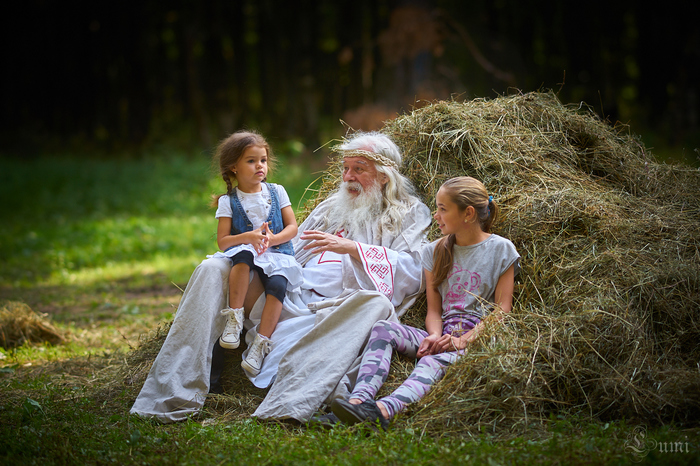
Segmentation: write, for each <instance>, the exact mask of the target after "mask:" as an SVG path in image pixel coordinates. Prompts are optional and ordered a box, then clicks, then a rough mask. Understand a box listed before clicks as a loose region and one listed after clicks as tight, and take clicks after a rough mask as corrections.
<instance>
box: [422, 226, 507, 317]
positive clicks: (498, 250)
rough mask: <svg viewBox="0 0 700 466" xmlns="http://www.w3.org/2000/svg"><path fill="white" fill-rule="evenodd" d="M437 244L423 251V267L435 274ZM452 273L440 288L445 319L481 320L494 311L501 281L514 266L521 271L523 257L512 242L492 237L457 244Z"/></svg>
mask: <svg viewBox="0 0 700 466" xmlns="http://www.w3.org/2000/svg"><path fill="white" fill-rule="evenodd" d="M436 245H437V241H433V242H432V243H430V244H428V245H427V246H426V247H425V248H423V250H422V251H421V262H422V264H423V268H425V269H426V270H428V271H429V272H432V271H433V254H434V251H435V246H436ZM452 254H453V258H454V261H453V263H452V270H451V271H450V273H448V274H447V278H446V279H445V281H443V282H442V283H441V284H440V286H439V287H438V291H440V296H442V319H443V321H446V320H447V319H450V318H453V317H459V316H462V317H464V316H465V314H466V315H469V316H474V317H476V318H478V319H479V320H481V319H483V318H484V317H486V315H488V313H489V312H491V310H492V308H493V306H492V303H493V302H494V299H495V293H496V285H497V284H498V279H499V278H500V277H501V275H503V273H504V272H505V271H506V270H508V268H509V267H510V266H511V265H514V266H515V270H514V272H515V275H518V272H520V263H519V260H520V255H519V254H518V251H516V249H515V246H514V245H513V243H511V242H510V240H507V239H505V238H503V237H502V236H498V235H494V234H491V236H489V237H488V238H487V239H485V240H484V241H482V242H481V243H477V244H473V245H471V246H458V245H456V244H455V245H454V247H453V250H452Z"/></svg>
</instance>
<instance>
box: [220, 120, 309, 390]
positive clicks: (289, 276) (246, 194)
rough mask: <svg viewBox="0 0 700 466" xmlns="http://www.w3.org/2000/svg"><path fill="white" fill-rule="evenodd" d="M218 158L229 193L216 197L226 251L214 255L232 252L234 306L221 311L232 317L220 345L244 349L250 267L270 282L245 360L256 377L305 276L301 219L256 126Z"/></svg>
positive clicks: (224, 145)
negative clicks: (272, 174) (271, 178)
mask: <svg viewBox="0 0 700 466" xmlns="http://www.w3.org/2000/svg"><path fill="white" fill-rule="evenodd" d="M214 157H215V158H214V160H215V162H216V163H217V164H218V166H219V170H220V173H221V177H222V178H223V180H224V182H225V183H226V194H222V195H220V196H218V197H217V198H216V199H215V201H214V202H215V204H216V206H217V207H218V208H217V211H216V218H217V219H218V220H219V226H218V228H217V235H216V236H217V244H218V246H219V249H221V251H224V252H219V253H217V254H215V255H214V257H228V258H229V259H230V260H231V264H232V268H231V273H230V275H229V307H227V308H226V309H223V310H222V311H221V313H222V314H225V315H226V316H227V322H226V328H225V330H224V332H223V334H222V335H221V338H220V339H219V344H220V345H221V347H223V348H228V349H232V348H238V346H239V344H240V334H241V331H242V329H243V320H244V312H243V303H244V300H245V296H246V293H247V291H248V284H249V281H250V272H251V271H254V272H257V274H258V275H259V277H260V280H261V281H262V284H263V286H264V287H265V306H264V308H263V311H262V317H261V319H260V324H259V326H258V328H257V334H256V335H255V338H254V339H253V341H252V344H251V345H250V346H249V348H248V350H247V353H246V354H245V359H244V360H243V362H242V363H241V366H242V367H243V369H244V370H245V371H246V372H247V373H248V374H249V375H250V376H251V377H255V376H256V375H258V373H260V369H261V367H262V363H263V360H264V358H265V356H266V355H267V354H268V353H269V352H270V350H271V347H272V340H271V339H270V337H271V336H272V333H273V332H274V330H275V327H276V326H277V321H278V320H279V317H280V313H281V312H282V302H283V301H284V295H285V291H286V289H287V287H288V286H291V287H292V288H294V287H297V286H299V285H300V284H301V281H302V271H301V266H300V265H299V264H298V263H297V261H296V260H295V259H294V250H293V248H292V243H291V239H292V238H294V237H295V236H296V234H297V222H296V219H295V218H294V211H293V210H292V207H291V202H290V201H289V196H288V195H287V192H286V191H285V189H284V188H283V187H282V186H280V185H277V184H273V183H267V182H266V180H267V174H268V170H269V169H270V168H272V166H273V161H274V158H273V154H272V151H271V149H270V146H269V144H268V143H267V142H266V141H265V139H264V138H263V137H262V136H261V135H259V134H257V133H254V132H250V131H238V132H236V133H233V134H232V135H230V136H229V137H228V138H226V139H224V140H223V141H222V142H221V143H220V144H219V146H218V147H217V150H216V154H215V156H214ZM233 180H235V181H236V186H233Z"/></svg>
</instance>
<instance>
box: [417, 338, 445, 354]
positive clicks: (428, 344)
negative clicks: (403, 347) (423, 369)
mask: <svg viewBox="0 0 700 466" xmlns="http://www.w3.org/2000/svg"><path fill="white" fill-rule="evenodd" d="M438 338H439V335H437V334H431V335H428V336H427V337H425V338H423V341H421V342H420V346H419V347H418V351H417V352H416V356H417V357H418V358H422V357H423V356H427V355H429V354H433V353H432V352H431V349H432V347H433V345H434V344H435V342H436V341H437V339H438Z"/></svg>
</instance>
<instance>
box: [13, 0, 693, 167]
mask: <svg viewBox="0 0 700 466" xmlns="http://www.w3.org/2000/svg"><path fill="white" fill-rule="evenodd" d="M13 8H14V12H13V13H12V14H4V15H2V19H1V20H0V21H1V22H2V28H0V34H2V41H1V43H2V45H1V46H2V48H3V52H2V56H3V61H4V64H5V66H4V67H3V68H4V69H5V71H4V72H3V73H2V76H1V77H0V80H1V81H0V82H1V83H2V84H1V89H2V91H1V92H2V106H1V107H0V108H1V110H0V112H1V113H0V118H1V120H0V121H1V124H0V128H1V129H0V136H1V137H2V147H1V148H0V150H1V152H2V153H3V154H5V155H16V154H25V155H26V154H29V155H37V154H42V153H46V151H47V150H48V151H52V152H56V151H61V150H66V149H71V150H73V151H75V150H79V151H81V152H86V153H92V154H97V153H104V152H114V151H122V152H123V151H127V152H129V151H132V152H133V151H134V150H136V149H137V148H143V147H152V146H153V145H154V144H163V143H166V144H168V145H170V146H173V145H175V146H178V147H184V148H187V149H191V148H197V149H203V150H205V151H208V150H210V149H211V147H212V146H213V145H215V144H216V142H217V141H218V140H219V139H221V138H222V137H223V136H225V135H226V134H228V133H230V132H232V131H234V130H236V129H239V128H242V127H249V128H257V129H259V130H260V131H262V132H263V133H264V134H265V135H267V136H268V137H270V138H271V140H272V142H273V143H277V144H275V145H276V146H277V145H279V143H282V142H285V143H286V142H287V141H297V142H298V143H301V144H302V145H303V148H304V149H303V152H304V153H305V154H306V155H309V154H313V151H314V150H315V149H317V148H318V147H319V146H321V145H322V144H324V143H326V142H327V141H328V140H330V139H332V138H337V137H339V136H341V135H342V134H344V132H345V130H346V127H345V126H344V125H341V124H340V123H339V120H341V119H342V120H343V121H345V122H346V123H347V125H348V126H350V127H352V128H354V129H364V130H370V129H377V128H379V127H381V125H382V122H383V121H385V120H387V119H390V118H394V117H395V116H396V115H397V114H399V113H401V112H405V111H410V110H411V109H413V108H415V107H418V106H421V105H424V104H425V103H426V102H427V101H430V100H433V99H450V98H455V99H458V100H465V99H472V98H476V97H485V98H490V97H495V96H496V95H503V94H507V93H510V92H517V91H518V90H520V91H523V92H529V91H534V90H538V89H554V90H556V91H558V93H559V98H560V100H561V101H562V102H564V103H573V104H576V103H580V102H585V103H586V104H588V105H590V106H592V107H593V108H594V109H595V111H596V112H597V113H598V114H599V115H601V116H602V117H603V118H605V119H608V120H610V121H611V123H615V122H617V121H620V122H623V123H627V124H630V125H631V126H632V129H633V131H634V132H635V133H637V134H640V135H642V139H643V142H644V143H645V144H646V145H647V146H649V147H652V148H655V149H656V151H655V152H656V153H657V154H660V155H662V156H663V157H665V158H670V159H672V160H684V161H689V162H691V163H697V157H698V154H697V153H695V152H694V150H695V148H697V147H700V128H699V124H698V119H699V118H700V115H699V113H700V110H699V109H700V95H699V93H700V89H699V86H700V71H699V70H700V67H699V66H697V64H698V63H700V28H699V27H698V24H697V21H696V20H695V18H694V16H693V15H692V14H690V10H689V8H690V3H689V2H670V3H667V4H664V5H663V6H662V7H655V8H649V7H648V6H643V5H641V4H640V3H639V2H634V1H597V0H596V1H590V2H548V1H541V0H540V1H537V0H535V1H516V0H496V1H492V0H489V1H486V0H473V1H458V0H414V1H410V0H408V1H407V0H393V1H392V0H378V1H375V0H356V1H344V0H339V1H323V0H300V1H296V2H280V1H274V0H235V1H230V0H209V1H206V2H195V1H177V2H160V1H155V0H143V1H134V0H126V1H122V2H86V1H69V2H58V1H51V0H29V1H26V2H21V3H18V4H16V5H14V6H13ZM297 147H299V146H298V145H297ZM281 148H282V147H280V149H281ZM300 151H301V149H300ZM322 155H323V153H322V152H321V153H316V154H315V155H311V156H312V157H314V156H317V157H321V156H322Z"/></svg>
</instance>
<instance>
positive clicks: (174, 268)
mask: <svg viewBox="0 0 700 466" xmlns="http://www.w3.org/2000/svg"><path fill="white" fill-rule="evenodd" d="M314 166H315V165H314ZM317 169H318V168H312V165H311V164H302V163H299V161H298V160H297V161H295V162H291V161H290V160H284V159H283V160H282V167H281V169H280V170H278V172H277V173H278V178H276V179H273V181H276V182H279V183H282V184H283V185H285V187H286V188H287V190H288V191H289V193H290V197H291V198H292V202H293V204H294V205H295V206H296V205H298V203H299V200H300V197H301V195H302V193H303V190H304V187H305V186H306V185H307V184H308V183H309V182H310V181H312V180H313V179H314V178H315V177H316V175H315V174H314V173H313V172H314V171H315V170H317ZM221 189H222V186H221V183H220V182H219V181H218V179H217V178H216V177H215V176H212V175H211V173H210V171H209V160H208V158H207V157H205V156H203V155H187V154H168V155H164V154H151V155H147V156H143V157H141V158H136V159H134V158H131V159H121V160H103V159H86V158H79V157H44V158H40V159H36V160H30V161H21V160H14V159H0V195H1V196H2V199H3V202H2V203H0V300H3V299H4V300H16V301H24V302H26V303H27V304H29V305H30V306H31V307H32V308H33V309H34V310H36V311H38V312H42V313H46V314H47V318H48V319H49V320H50V321H51V322H52V323H53V324H54V325H55V326H56V327H57V328H58V329H59V330H60V331H61V332H62V333H63V334H64V335H66V336H67V337H68V341H67V342H66V343H65V344H62V345H58V346H51V345H47V344H35V345H24V346H22V347H19V348H15V349H11V350H10V349H0V464H39V465H42V466H44V465H52V464H243V463H245V464H256V465H257V464H260V465H263V464H402V465H403V464H465V463H473V464H539V463H545V464H636V462H637V460H639V461H641V462H642V464H695V463H697V462H698V459H699V458H700V436H699V434H698V430H697V429H696V430H690V431H685V430H682V429H681V428H679V427H675V426H655V427H650V428H649V429H648V430H647V431H640V430H639V428H640V427H641V426H637V425H634V424H630V425H627V424H626V423H625V422H624V421H614V422H605V421H588V420H580V419H577V418H567V417H565V416H560V417H558V418H553V419H551V420H550V422H548V423H547V425H546V426H544V427H543V428H537V429H533V430H532V431H530V432H524V433H522V434H521V435H519V436H512V435H511V436H507V437H505V436H503V435H501V434H498V433H497V434H498V435H496V434H494V433H493V432H482V433H481V435H480V436H478V437H472V436H467V435H464V436H457V437H448V438H438V437H436V436H434V435H433V433H431V432H420V431H416V430H413V429H411V428H410V423H408V422H407V419H403V420H402V419H399V420H398V421H397V423H396V424H395V425H394V426H393V428H392V429H390V431H388V432H386V433H384V432H380V433H377V432H374V431H371V430H369V429H367V428H366V427H350V428H348V427H340V428H336V429H333V430H331V431H325V430H319V429H317V428H305V427H303V426H294V425H291V424H281V423H280V424H278V423H264V422H258V421H256V420H254V419H251V418H249V417H247V416H242V415H239V414H236V412H235V410H227V409H226V404H225V403H224V407H223V408H222V407H220V406H218V405H217V403H216V400H213V401H211V402H207V404H206V405H205V409H204V411H203V413H202V415H201V416H200V417H198V418H196V419H192V420H189V421H187V422H182V423H177V424H174V425H161V424H159V423H157V422H152V421H149V420H144V419H141V418H139V417H136V416H130V415H129V414H128V410H129V408H130V407H131V404H132V403H133V400H134V397H135V394H136V393H137V392H138V390H139V389H140V387H138V386H134V384H131V385H130V384H129V381H128V380H124V374H123V372H121V371H120V368H122V367H123V363H124V360H125V358H126V357H127V355H128V352H129V350H130V349H131V348H133V347H136V346H137V345H138V344H139V340H140V338H141V337H142V336H143V335H145V334H148V333H149V332H154V331H155V330H156V329H157V328H158V326H159V325H160V324H163V323H166V322H168V321H169V320H170V319H172V316H173V314H174V312H175V309H176V307H177V303H178V301H179V297H180V294H181V290H180V289H181V288H184V286H185V284H186V282H187V279H188V277H189V274H190V273H191V271H192V269H193V268H194V266H195V265H196V264H197V263H199V262H200V261H201V260H202V259H203V258H204V257H205V256H206V254H211V253H213V252H214V251H215V248H216V246H215V240H214V235H215V230H216V221H215V219H214V218H213V216H214V210H213V209H211V208H209V207H208V206H207V204H208V202H209V199H210V196H211V194H212V193H217V192H220V191H221ZM227 402H228V403H234V404H235V403H236V400H235V399H234V400H228V401H227ZM640 432H645V433H646V435H647V437H646V439H644V440H645V441H648V442H657V444H659V443H660V444H662V445H663V444H666V445H668V444H671V443H673V444H674V445H676V444H675V442H679V443H680V444H682V446H684V447H685V446H686V445H687V447H688V450H689V451H688V452H685V451H682V452H681V451H675V452H674V451H668V450H669V449H668V446H667V447H666V451H665V452H664V451H662V449H660V447H659V446H658V445H657V447H656V448H650V447H647V446H644V444H642V443H639V442H640V441H641V440H640V439H642V437H641V436H640V435H641V434H640ZM686 442H687V444H686ZM636 446H643V447H644V448H643V449H642V450H641V453H640V454H635V453H634V451H633V450H632V449H631V447H636ZM676 450H677V448H676Z"/></svg>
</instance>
